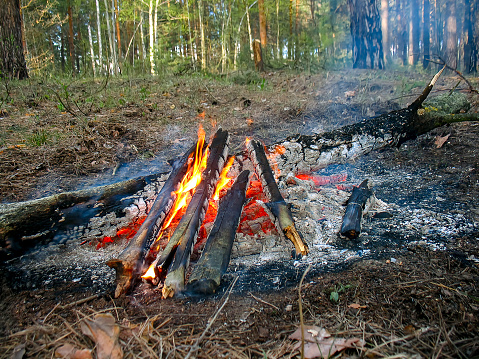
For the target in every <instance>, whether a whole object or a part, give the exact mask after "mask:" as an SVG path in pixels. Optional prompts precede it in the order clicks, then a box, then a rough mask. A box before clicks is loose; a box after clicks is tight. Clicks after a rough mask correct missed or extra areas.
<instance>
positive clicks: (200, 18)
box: [198, 0, 206, 71]
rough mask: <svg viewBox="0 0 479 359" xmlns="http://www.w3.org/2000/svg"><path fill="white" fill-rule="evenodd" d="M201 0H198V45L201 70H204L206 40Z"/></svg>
mask: <svg viewBox="0 0 479 359" xmlns="http://www.w3.org/2000/svg"><path fill="white" fill-rule="evenodd" d="M203 11H204V8H203V1H202V0H199V1H198V21H199V23H200V39H201V41H200V45H201V70H202V71H205V70H206V41H205V28H204V24H203Z"/></svg>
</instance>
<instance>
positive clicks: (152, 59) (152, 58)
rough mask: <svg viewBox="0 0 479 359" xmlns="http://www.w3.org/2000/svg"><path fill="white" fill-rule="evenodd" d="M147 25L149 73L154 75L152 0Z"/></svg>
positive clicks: (151, 0)
mask: <svg viewBox="0 0 479 359" xmlns="http://www.w3.org/2000/svg"><path fill="white" fill-rule="evenodd" d="M148 26H149V36H150V48H149V52H150V73H151V74H152V75H155V60H154V52H155V51H154V45H155V33H154V25H153V0H150V6H149V7H148Z"/></svg>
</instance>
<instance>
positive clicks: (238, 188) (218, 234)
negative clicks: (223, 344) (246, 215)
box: [186, 171, 250, 295]
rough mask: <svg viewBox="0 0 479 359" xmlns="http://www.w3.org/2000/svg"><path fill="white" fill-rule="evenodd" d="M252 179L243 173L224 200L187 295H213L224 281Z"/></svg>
mask: <svg viewBox="0 0 479 359" xmlns="http://www.w3.org/2000/svg"><path fill="white" fill-rule="evenodd" d="M249 175H250V172H249V171H243V172H241V174H240V175H239V176H238V177H237V179H236V181H235V183H234V184H233V186H232V187H231V188H230V189H229V190H228V192H227V193H226V195H225V196H224V197H223V198H221V200H220V204H219V206H218V214H217V215H216V219H215V222H214V224H213V228H212V229H211V232H210V234H209V236H208V239H207V240H206V244H205V248H204V249H203V253H202V254H201V257H200V259H199V260H198V262H197V263H196V265H195V266H194V267H193V270H192V272H191V275H190V277H189V279H188V284H187V286H186V292H187V293H189V294H193V295H197V294H200V295H205V294H213V293H215V292H216V289H217V288H218V287H219V286H220V283H221V277H222V276H223V274H225V272H226V269H227V268H228V264H229V262H230V256H231V250H232V248H233V242H234V239H235V235H236V231H237V229H238V225H239V220H240V216H241V212H242V211H243V205H244V203H245V201H246V189H247V188H248V184H249Z"/></svg>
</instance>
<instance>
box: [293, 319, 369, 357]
mask: <svg viewBox="0 0 479 359" xmlns="http://www.w3.org/2000/svg"><path fill="white" fill-rule="evenodd" d="M289 338H290V339H296V340H298V343H296V344H295V346H294V347H293V350H300V349H301V327H299V328H298V329H297V330H296V331H295V332H294V333H293V334H291V335H290V336H289ZM363 345H364V342H363V341H362V340H361V339H359V338H349V339H348V338H331V334H330V333H329V332H328V331H327V330H326V329H324V328H319V327H317V326H308V325H305V326H304V357H305V358H308V359H314V358H329V357H331V356H332V355H334V354H336V353H337V352H340V351H342V350H344V349H348V348H354V347H358V346H363Z"/></svg>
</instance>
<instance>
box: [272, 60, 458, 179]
mask: <svg viewBox="0 0 479 359" xmlns="http://www.w3.org/2000/svg"><path fill="white" fill-rule="evenodd" d="M443 70H444V69H442V70H441V71H439V72H438V73H437V74H436V75H435V76H434V77H433V78H432V80H431V81H430V82H429V84H428V85H427V86H426V88H425V89H424V91H423V92H422V93H421V95H420V96H419V97H418V98H417V99H416V100H415V101H414V102H413V103H412V104H411V105H409V106H408V107H407V108H404V109H401V110H398V111H393V112H389V113H387V114H384V115H380V116H377V117H374V118H370V119H367V120H363V121H361V122H358V123H355V124H352V125H348V126H344V127H341V128H338V129H336V130H333V131H330V132H326V133H321V134H317V135H295V136H291V137H288V138H287V139H286V140H285V141H283V142H281V143H279V144H276V145H272V146H271V147H270V148H269V151H270V152H275V150H276V148H277V147H280V153H281V155H280V156H278V157H277V164H278V167H279V168H281V171H282V172H283V173H289V172H294V173H298V172H299V173H311V172H314V171H316V170H318V169H320V168H324V167H326V166H328V165H330V164H332V163H344V162H346V161H348V160H350V159H352V158H356V157H358V156H360V155H363V154H365V153H368V152H370V151H373V150H375V149H378V148H381V147H384V146H399V145H400V144H401V143H403V142H404V141H406V140H409V139H413V138H415V137H417V136H419V135H421V134H424V133H426V132H428V131H430V130H432V129H433V128H436V127H439V126H441V125H443V124H446V123H449V122H451V121H450V120H448V119H441V120H439V119H437V120H435V121H429V116H424V114H419V113H418V110H419V109H420V107H421V105H422V103H423V102H424V100H425V99H426V98H427V96H428V95H429V93H430V92H431V90H432V88H433V86H434V84H435V83H436V81H437V79H438V78H439V76H440V74H441V73H442V71H443ZM420 112H421V111H420ZM465 120H468V119H465Z"/></svg>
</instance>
